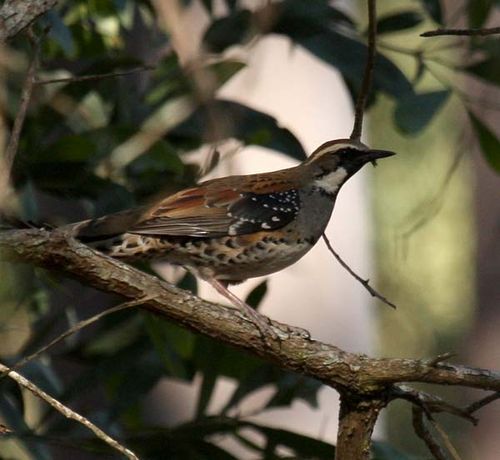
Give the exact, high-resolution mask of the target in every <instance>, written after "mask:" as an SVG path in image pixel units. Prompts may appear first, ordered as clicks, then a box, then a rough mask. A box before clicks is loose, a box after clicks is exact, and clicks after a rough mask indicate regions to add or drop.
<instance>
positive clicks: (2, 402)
mask: <svg viewBox="0 0 500 460" xmlns="http://www.w3.org/2000/svg"><path fill="white" fill-rule="evenodd" d="M0 415H1V416H2V422H4V423H5V424H6V425H7V426H8V428H10V429H11V430H13V431H14V433H17V434H19V435H21V436H22V437H20V438H19V439H18V441H17V442H19V443H20V444H21V445H22V446H23V447H24V448H25V449H26V450H27V451H28V452H30V453H31V455H33V457H32V458H36V459H37V460H38V459H39V460H51V459H52V458H53V457H52V455H51V453H50V449H49V446H48V445H47V443H46V442H43V441H42V442H37V441H36V438H34V437H33V438H32V430H31V428H30V427H29V426H28V425H27V424H26V422H25V420H24V415H23V412H22V411H21V410H20V408H19V407H18V406H17V405H16V403H15V400H14V398H12V393H10V392H7V391H5V387H3V388H2V391H0ZM30 435H31V436H30ZM5 438H6V439H7V436H5ZM30 438H32V439H30ZM5 458H7V457H5Z"/></svg>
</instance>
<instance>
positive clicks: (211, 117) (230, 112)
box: [168, 100, 306, 161]
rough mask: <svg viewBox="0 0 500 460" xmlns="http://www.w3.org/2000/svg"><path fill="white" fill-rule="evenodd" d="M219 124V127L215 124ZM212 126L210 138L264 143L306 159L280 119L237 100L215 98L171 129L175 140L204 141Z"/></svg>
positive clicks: (295, 156)
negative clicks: (202, 134)
mask: <svg viewBox="0 0 500 460" xmlns="http://www.w3.org/2000/svg"><path fill="white" fill-rule="evenodd" d="M214 124H215V126H214ZM207 126H211V128H212V129H211V132H210V133H208V138H209V140H210V141H211V142H217V141H220V140H224V139H229V138H231V137H233V138H236V139H240V140H241V141H243V142H244V143H245V144H253V145H261V146H262V147H267V148H269V149H273V150H277V151H279V152H283V153H284V154H286V155H288V156H290V157H292V158H296V159H298V160H301V161H302V160H303V159H304V158H306V154H305V152H304V149H303V147H302V145H301V144H300V142H299V141H298V140H297V138H296V137H295V136H294V135H293V134H292V133H291V132H290V131H289V130H288V129H285V128H281V127H280V126H279V125H278V122H277V120H276V118H274V117H271V116H270V115H267V114H265V113H263V112H259V111H257V110H254V109H251V108H250V107H247V106H245V105H242V104H238V103H237V102H232V101H227V100H215V101H213V102H212V103H210V104H208V105H207V106H205V107H200V108H199V109H198V110H196V111H195V112H194V113H193V114H192V115H191V116H190V117H189V118H188V119H187V120H186V121H185V122H184V123H182V124H181V125H179V126H177V127H176V128H175V129H174V130H172V131H171V133H170V134H169V136H168V138H169V140H171V142H172V143H175V142H179V141H180V140H186V139H190V140H193V141H195V142H196V143H201V139H200V134H201V133H204V132H206V131H207Z"/></svg>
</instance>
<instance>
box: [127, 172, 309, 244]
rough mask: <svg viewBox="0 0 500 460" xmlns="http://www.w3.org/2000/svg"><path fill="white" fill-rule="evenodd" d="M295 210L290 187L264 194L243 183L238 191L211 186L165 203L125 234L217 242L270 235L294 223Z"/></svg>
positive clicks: (230, 185) (233, 183)
mask: <svg viewBox="0 0 500 460" xmlns="http://www.w3.org/2000/svg"><path fill="white" fill-rule="evenodd" d="M247 177H249V176H247ZM232 179H235V178H232ZM261 185H262V184H261ZM299 204H300V203H299V194H298V192H297V190H296V188H293V184H290V183H289V184H287V183H285V182H283V183H281V184H279V185H278V187H276V186H275V187H273V188H270V187H269V186H268V187H264V186H261V187H255V186H253V185H252V184H251V183H248V179H247V183H246V184H244V185H243V184H238V183H237V181H236V180H233V181H230V182H227V181H224V182H222V181H217V180H216V181H210V182H207V183H205V184H200V185H199V186H198V187H194V188H190V189H186V190H183V191H181V192H178V193H176V194H175V195H172V196H170V197H167V198H165V199H164V200H162V201H160V202H159V203H157V204H156V205H155V206H154V207H152V208H151V209H150V210H149V212H148V213H146V214H145V215H143V216H142V219H141V220H140V221H139V222H136V223H135V224H134V225H133V226H132V227H131V228H129V229H128V232H130V233H136V234H141V235H156V236H162V235H164V236H192V237H220V236H225V235H243V234H247V233H253V232H257V231H263V230H264V231H265V230H274V229H277V228H281V227H283V226H285V225H286V224H288V223H289V222H291V221H292V220H293V219H294V218H295V216H296V215H297V212H298V210H299Z"/></svg>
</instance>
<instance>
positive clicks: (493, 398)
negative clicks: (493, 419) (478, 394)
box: [465, 392, 500, 414]
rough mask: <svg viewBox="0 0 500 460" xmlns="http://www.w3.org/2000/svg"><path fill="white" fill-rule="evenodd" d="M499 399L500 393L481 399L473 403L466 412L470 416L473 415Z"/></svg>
mask: <svg viewBox="0 0 500 460" xmlns="http://www.w3.org/2000/svg"><path fill="white" fill-rule="evenodd" d="M497 399H500V392H496V393H492V394H490V395H488V396H485V397H484V398H482V399H480V400H479V401H476V402H473V403H472V404H470V405H469V406H468V407H467V408H466V409H465V410H466V411H467V412H468V413H469V414H472V413H474V412H476V411H478V410H479V409H482V408H483V407H484V406H486V405H488V404H489V403H491V402H493V401H496V400H497Z"/></svg>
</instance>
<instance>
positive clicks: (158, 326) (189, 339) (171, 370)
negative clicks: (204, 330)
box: [144, 314, 196, 381]
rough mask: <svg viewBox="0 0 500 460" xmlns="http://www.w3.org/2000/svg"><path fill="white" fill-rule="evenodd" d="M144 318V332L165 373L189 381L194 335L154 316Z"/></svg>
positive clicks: (192, 373)
mask: <svg viewBox="0 0 500 460" xmlns="http://www.w3.org/2000/svg"><path fill="white" fill-rule="evenodd" d="M144 316H145V327H146V332H147V333H148V334H149V337H150V339H151V341H152V342H153V345H154V347H155V350H156V353H157V354H158V356H159V358H160V359H161V361H162V363H163V365H164V366H165V370H166V373H167V374H168V375H171V376H172V377H176V378H179V379H182V380H187V381H190V380H191V379H192V378H193V376H194V370H193V366H192V363H191V358H192V355H193V352H194V346H195V342H196V339H195V336H194V334H193V333H192V332H190V331H187V330H186V329H183V328H181V327H179V326H177V325H175V324H171V323H168V322H166V321H164V320H163V319H162V318H158V317H157V316H155V315H152V314H145V315H144Z"/></svg>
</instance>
